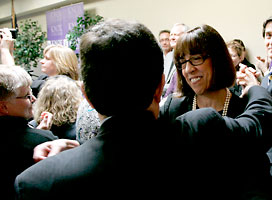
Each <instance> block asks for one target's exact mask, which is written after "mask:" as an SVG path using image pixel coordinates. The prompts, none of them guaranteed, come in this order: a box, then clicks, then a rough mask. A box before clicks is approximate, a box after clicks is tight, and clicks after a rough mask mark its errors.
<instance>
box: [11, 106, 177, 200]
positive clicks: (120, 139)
mask: <svg viewBox="0 0 272 200" xmlns="http://www.w3.org/2000/svg"><path fill="white" fill-rule="evenodd" d="M163 128H164V127H163V126H162V124H159V123H158V121H157V120H155V118H154V116H153V114H152V113H150V112H147V111H144V112H138V113H137V112H135V111H134V112H132V113H131V115H130V116H124V117H123V116H122V117H118V116H113V117H110V118H108V119H106V120H105V121H104V122H103V123H102V125H101V127H100V130H99V132H98V134H97V136H96V137H94V138H92V139H90V140H88V141H86V142H85V143H84V144H82V145H81V146H79V147H77V148H74V149H72V150H67V151H64V152H62V153H60V154H58V155H56V156H54V157H49V158H47V159H45V160H43V161H41V162H39V163H37V164H36V165H34V166H32V167H30V168H29V169H27V170H26V171H24V172H23V173H22V174H21V175H20V176H18V179H17V181H16V190H17V194H18V196H17V197H18V199H73V198H74V199H83V198H84V197H85V198H86V197H90V198H93V199H104V198H105V197H109V196H110V197H111V198H112V199H115V198H116V199H131V198H136V197H138V198H143V197H152V198H153V197H156V196H162V195H163V194H165V195H167V196H169V195H171V192H170V193H169V191H170V190H171V191H174V187H175V186H176V182H177V181H180V178H178V177H177V176H178V174H177V173H174V172H178V171H179V166H178V164H177V163H178V162H180V158H179V157H176V155H175V154H176V153H177V151H176V150H175V147H176V146H177V145H175V142H176V141H178V140H175V139H174V138H173V136H171V132H167V131H164V130H163ZM168 135H169V136H168ZM174 175H175V176H174ZM170 180H171V181H170ZM174 180H176V181H174ZM170 185H172V186H173V187H170ZM158 191H159V192H158ZM166 191H167V193H166Z"/></svg>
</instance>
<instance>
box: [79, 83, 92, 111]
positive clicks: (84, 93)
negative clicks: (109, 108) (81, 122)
mask: <svg viewBox="0 0 272 200" xmlns="http://www.w3.org/2000/svg"><path fill="white" fill-rule="evenodd" d="M81 92H82V94H83V95H84V97H85V98H86V100H87V101H88V103H89V104H90V105H91V107H92V108H94V109H95V107H94V106H93V104H92V102H91V101H90V100H89V98H88V97H87V95H86V92H85V87H84V84H82V85H81Z"/></svg>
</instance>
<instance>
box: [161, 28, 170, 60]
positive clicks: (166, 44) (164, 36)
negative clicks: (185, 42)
mask: <svg viewBox="0 0 272 200" xmlns="http://www.w3.org/2000/svg"><path fill="white" fill-rule="evenodd" d="M169 37H170V31H169V30H166V29H164V30H161V31H160V33H159V42H160V45H161V48H162V51H163V57H165V56H166V55H167V54H168V53H169V52H171V51H172V47H171V45H170V39H169Z"/></svg>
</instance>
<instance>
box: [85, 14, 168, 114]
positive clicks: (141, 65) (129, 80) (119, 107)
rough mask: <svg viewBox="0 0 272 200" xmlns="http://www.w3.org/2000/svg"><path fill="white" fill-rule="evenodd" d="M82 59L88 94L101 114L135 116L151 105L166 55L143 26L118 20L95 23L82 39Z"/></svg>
mask: <svg viewBox="0 0 272 200" xmlns="http://www.w3.org/2000/svg"><path fill="white" fill-rule="evenodd" d="M80 58H81V70H82V79H83V82H84V87H85V92H86V95H87V97H88V98H89V100H90V101H91V102H92V104H93V106H94V107H95V109H96V110H97V111H98V112H99V113H100V114H103V115H106V116H112V115H117V114H126V113H131V114H133V111H137V110H138V111H139V110H145V109H146V108H148V106H149V105H150V104H151V103H152V100H153V96H154V93H155V90H156V88H157V87H158V85H159V83H160V81H161V77H162V74H163V53H162V51H161V48H160V47H159V44H158V42H157V40H156V39H155V37H154V35H153V34H152V33H151V31H150V30H149V29H148V28H146V27H145V26H144V25H142V24H140V23H137V22H128V21H124V20H119V19H109V20H106V21H104V22H101V23H99V24H96V25H95V26H93V27H91V28H90V29H89V30H88V32H87V33H85V34H84V35H83V36H82V37H81V42H80Z"/></svg>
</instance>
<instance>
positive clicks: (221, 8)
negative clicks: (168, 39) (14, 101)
mask: <svg viewBox="0 0 272 200" xmlns="http://www.w3.org/2000/svg"><path fill="white" fill-rule="evenodd" d="M0 1H3V0H0ZM4 1H6V0H4ZM16 1H20V2H26V3H27V2H30V1H31V0H16ZM16 1H15V3H16ZM40 1H41V0H40ZM51 1H53V0H51ZM55 1H57V0H55ZM59 1H61V0H59ZM43 2H47V1H44V0H43ZM71 2H72V1H66V4H68V3H71ZM74 2H78V1H74ZM83 2H84V8H85V10H91V9H95V10H96V13H97V14H99V15H101V16H103V17H105V18H122V19H132V20H137V21H139V22H141V23H143V24H145V25H146V26H147V27H149V28H150V29H151V31H152V32H153V33H154V34H155V35H156V36H157V35H158V33H159V31H160V30H161V29H165V28H168V29H171V27H172V25H173V24H174V23H176V22H183V23H185V24H187V25H188V26H190V27H194V26H196V25H199V24H203V23H206V24H209V25H211V26H213V27H214V28H215V29H216V30H217V31H218V32H219V33H220V34H221V35H222V36H223V38H224V39H225V41H228V40H231V39H234V38H239V39H241V40H243V42H244V43H245V45H246V47H247V49H248V54H249V56H250V60H251V61H253V62H254V57H255V56H257V55H261V56H264V55H265V48H264V43H263V38H262V34H261V33H262V23H263V21H264V20H265V19H266V18H268V17H269V16H271V15H272V10H271V8H272V1H271V0H258V1H256V0H253V1H248V0H228V1H223V0H206V1H203V0H190V1H188V0H186V1H185V0H84V1H83ZM51 3H52V2H51ZM31 6H32V5H31V4H28V7H29V9H30V10H31V8H32V7H31ZM33 6H34V4H33ZM15 7H16V6H15ZM35 7H37V5H36V4H35ZM25 8H26V7H24V9H25ZM2 9H3V7H2V6H1V5H0V10H2ZM5 9H6V8H5ZM27 17H31V18H33V19H37V20H39V22H40V23H41V25H42V28H43V29H44V30H46V19H45V11H41V12H39V13H34V14H32V15H28V16H27ZM4 26H10V21H9V22H2V24H1V16H0V27H4Z"/></svg>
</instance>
